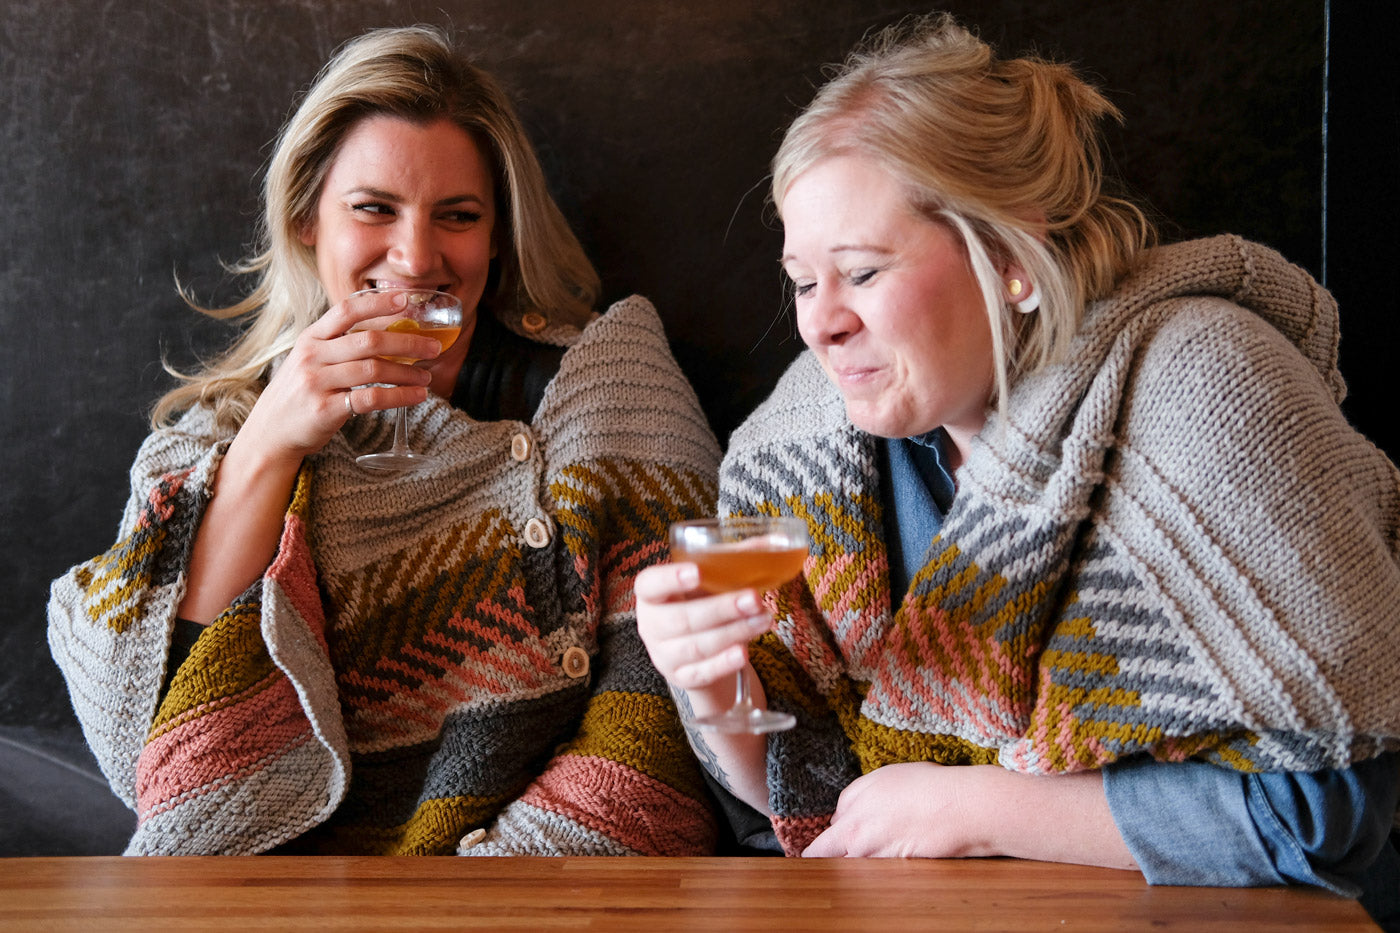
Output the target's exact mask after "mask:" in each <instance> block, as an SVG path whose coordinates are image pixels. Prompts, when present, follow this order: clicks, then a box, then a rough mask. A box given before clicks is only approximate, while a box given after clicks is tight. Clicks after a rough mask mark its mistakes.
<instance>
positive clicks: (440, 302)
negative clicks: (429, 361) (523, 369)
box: [351, 288, 462, 470]
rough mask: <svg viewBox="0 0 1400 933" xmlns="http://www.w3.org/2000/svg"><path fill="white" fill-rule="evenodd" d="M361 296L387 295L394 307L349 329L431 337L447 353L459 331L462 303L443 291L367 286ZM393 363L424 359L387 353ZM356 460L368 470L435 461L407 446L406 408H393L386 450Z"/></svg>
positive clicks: (418, 362)
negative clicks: (368, 287) (392, 419)
mask: <svg viewBox="0 0 1400 933" xmlns="http://www.w3.org/2000/svg"><path fill="white" fill-rule="evenodd" d="M360 295H389V296H390V300H391V302H392V305H393V310H392V311H391V312H390V313H388V314H384V315H381V316H380V317H376V318H371V319H370V320H368V321H361V322H360V323H359V324H356V325H355V326H354V327H352V328H351V331H352V332H353V331H357V330H392V331H403V332H408V333H413V334H421V335H423V336H425V337H432V338H434V339H436V340H437V342H438V343H440V344H442V349H443V352H446V351H447V349H448V348H449V347H451V346H452V344H454V343H456V342H457V337H458V335H459V334H461V333H462V302H461V301H460V300H458V299H457V298H456V297H455V296H453V295H449V294H447V293H446V292H438V291H433V290H431V289H426V288H370V289H366V290H364V291H359V292H356V293H355V294H354V295H352V296H351V297H352V298H353V297H358V296H360ZM383 359H386V360H392V361H393V362H395V363H409V364H412V365H415V366H421V365H423V364H424V362H425V361H422V360H415V359H411V358H408V357H402V356H386V357H383ZM355 462H356V463H358V464H359V465H360V466H362V467H364V468H365V469H368V470H418V469H422V468H423V467H425V466H430V465H432V464H433V463H435V462H436V458H434V457H431V456H429V455H428V454H421V453H414V452H413V451H412V450H410V449H409V446H408V409H406V408H398V409H395V417H394V442H393V444H392V446H390V448H389V449H388V450H385V451H381V452H379V453H373V454H362V455H361V456H359V457H356V458H355Z"/></svg>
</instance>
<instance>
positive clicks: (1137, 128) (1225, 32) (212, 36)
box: [0, 0, 1400, 754]
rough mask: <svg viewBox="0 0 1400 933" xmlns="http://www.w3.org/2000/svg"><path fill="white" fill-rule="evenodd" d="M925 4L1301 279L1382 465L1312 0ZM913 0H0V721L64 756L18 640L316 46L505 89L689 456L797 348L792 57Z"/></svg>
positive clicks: (1336, 61) (1344, 177) (89, 531)
mask: <svg viewBox="0 0 1400 933" xmlns="http://www.w3.org/2000/svg"><path fill="white" fill-rule="evenodd" d="M947 8H949V9H952V10H953V11H954V12H956V13H958V14H959V15H960V16H961V17H962V18H963V19H964V21H965V22H968V23H970V24H972V25H975V26H976V27H978V28H979V29H980V31H981V32H982V34H983V35H984V36H985V37H986V38H988V39H990V40H992V41H994V42H996V43H997V44H998V45H1000V46H1001V47H1002V48H1003V49H1004V50H1007V51H1020V50H1025V49H1027V48H1030V47H1034V48H1036V49H1038V50H1039V51H1041V52H1043V53H1045V54H1047V55H1051V56H1055V57H1062V58H1067V59H1070V60H1073V61H1076V62H1079V63H1081V64H1082V65H1084V66H1085V67H1086V68H1087V69H1088V70H1089V71H1090V72H1091V73H1092V74H1093V75H1095V76H1097V78H1098V80H1099V82H1100V83H1101V85H1102V86H1103V87H1104V88H1105V89H1106V90H1107V92H1108V93H1109V95H1110V97H1111V98H1112V99H1113V100H1114V101H1115V102H1117V103H1118V104H1119V106H1120V107H1121V108H1122V109H1123V111H1124V113H1125V115H1126V118H1127V125H1126V129H1124V130H1122V131H1115V132H1114V133H1113V136H1112V145H1113V154H1114V164H1115V165H1116V167H1117V169H1118V170H1119V171H1120V172H1121V174H1122V175H1123V176H1124V177H1125V178H1126V179H1127V181H1128V183H1129V185H1130V187H1131V189H1132V190H1134V191H1135V192H1136V193H1137V194H1138V195H1139V196H1140V197H1142V198H1143V199H1145V200H1146V201H1147V202H1149V203H1150V204H1151V205H1152V206H1153V207H1154V208H1155V209H1156V210H1157V212H1159V213H1160V214H1161V215H1162V216H1164V217H1166V218H1170V220H1171V223H1170V224H1169V225H1168V226H1167V227H1166V231H1167V233H1168V235H1169V236H1171V237H1173V238H1175V237H1184V236H1196V235H1202V234H1211V233H1217V232H1221V231H1233V232H1237V233H1240V234H1243V235H1245V236H1248V237H1252V238H1255V239H1259V240H1262V241H1264V242H1267V243H1269V244H1271V245H1273V246H1275V247H1277V248H1279V249H1280V250H1282V251H1283V252H1284V253H1285V254H1287V255H1289V256H1290V257H1291V258H1293V259H1294V260H1295V261H1296V262H1298V263H1300V264H1301V265H1303V266H1306V267H1307V268H1308V269H1309V270H1311V271H1313V272H1314V273H1316V274H1321V273H1322V271H1323V267H1324V254H1325V255H1326V261H1327V265H1328V268H1327V272H1328V277H1329V280H1330V281H1331V284H1332V285H1333V287H1334V290H1335V291H1336V292H1337V293H1338V295H1339V296H1340V297H1341V298H1342V300H1343V334H1344V357H1343V366H1344V373H1345V375H1346V376H1347V377H1348V378H1349V380H1350V382H1351V385H1352V387H1353V398H1352V400H1351V401H1350V402H1349V407H1348V411H1349V413H1350V415H1351V417H1352V418H1353V420H1354V421H1355V422H1356V423H1357V424H1358V425H1360V426H1361V427H1362V429H1363V430H1365V431H1366V432H1367V433H1369V434H1370V435H1371V436H1372V437H1373V438H1374V439H1376V440H1377V441H1378V442H1379V443H1380V444H1381V445H1382V446H1383V447H1384V448H1386V449H1387V450H1388V451H1389V452H1390V453H1391V455H1392V457H1394V456H1395V455H1396V453H1397V451H1400V444H1397V438H1396V434H1395V431H1394V427H1393V426H1392V425H1391V424H1390V423H1389V418H1390V415H1389V412H1388V403H1389V401H1390V399H1391V398H1392V397H1393V395H1394V384H1395V383H1394V377H1393V375H1392V372H1393V370H1392V368H1391V364H1390V360H1389V357H1390V354H1391V352H1392V351H1393V350H1394V348H1395V334H1396V325H1395V323H1394V321H1395V310H1396V304H1397V301H1396V297H1395V295H1396V292H1395V289H1394V288H1393V286H1392V284H1391V283H1392V282H1393V274H1392V272H1391V271H1390V269H1391V267H1392V266H1393V260H1392V258H1391V255H1392V253H1393V247H1394V245H1395V235H1394V233H1393V232H1392V230H1391V228H1390V219H1391V218H1393V217H1394V216H1395V190H1396V188H1395V180H1396V175H1397V172H1396V168H1397V166H1396V157H1395V155H1394V153H1395V152H1396V151H1397V145H1396V142H1395V136H1396V129H1397V126H1396V108H1395V77H1394V72H1395V69H1393V67H1390V66H1389V65H1388V64H1384V63H1385V62H1387V59H1385V58H1382V57H1381V50H1380V49H1379V47H1378V45H1379V41H1380V36H1381V31H1380V30H1378V29H1375V28H1374V25H1373V24H1370V23H1366V22H1362V21H1359V20H1355V19H1350V20H1349V19H1344V18H1342V17H1343V15H1344V14H1343V12H1342V11H1340V10H1338V11H1337V12H1336V14H1335V17H1334V18H1333V19H1332V20H1331V24H1330V28H1331V33H1330V36H1329V33H1328V12H1329V11H1328V9H1327V4H1326V0H1258V2H1229V3H1222V2H1219V0H1163V2H1134V3H1123V4H1104V3H1101V2H1097V0H1020V2H1018V0H985V2H980V3H977V2H957V3H949V4H947ZM927 9H928V8H927V7H924V6H922V5H916V4H909V3H902V2H894V0H707V2H705V3H702V4H681V3H669V2H664V0H658V2H644V0H576V2H559V0H430V2H418V0H336V2H329V0H322V2H316V0H171V2H154V0H131V2H126V3H119V4H114V3H109V2H105V0H66V2H53V0H0V94H2V95H3V97H0V101H2V103H0V166H3V171H4V174H3V184H4V205H3V207H4V211H3V216H2V217H0V334H3V335H4V336H3V346H0V353H2V354H3V360H2V361H0V470H2V471H3V475H4V480H3V486H0V519H3V523H2V524H0V528H3V532H0V546H3V554H0V568H3V569H0V574H2V575H3V577H0V579H3V583H4V593H5V597H6V598H5V599H4V602H3V603H2V604H0V605H3V606H4V608H3V610H0V612H3V617H0V726H9V727H15V728H19V729H23V730H41V731H44V732H45V733H51V734H53V735H57V736H60V737H67V738H70V739H71V738H73V737H75V736H76V731H75V726H74V723H73V720H72V717H71V713H70V712H69V707H68V701H67V697H66V694H65V692H64V689H63V686H62V683H61V681H60V678H59V676H58V674H57V671H56V669H55V668H54V666H53V664H52V662H51V661H50V660H49V656H48V651H47V647H46V645H45V642H44V628H45V621H44V604H45V601H46V599H47V585H48V582H49V581H50V580H51V579H52V578H54V577H55V576H57V575H59V574H61V573H62V572H63V571H64V570H65V569H66V568H68V567H69V566H70V565H72V564H74V563H76V562H78V561H80V560H82V559H85V558H87V557H89V556H91V555H93V554H96V553H98V552H100V551H101V550H103V549H104V548H105V547H106V546H107V545H108V544H109V543H110V541H111V539H112V537H113V533H114V531H115V529H116V524H117V520H118V518H119V516H120V510H121V506H122V503H123V501H124V498H125V495H126V489H127V484H126V470H127V467H128V465H129V463H130V460H131V458H132V455H133V454H134V452H135V450H136V447H137V445H138V443H139V442H140V440H141V438H142V437H143V436H144V434H145V433H146V424H145V412H146V410H147V409H148V407H149V405H150V404H151V402H152V401H153V400H154V399H155V397H156V396H157V395H158V394H159V393H160V391H161V390H162V388H163V387H164V386H165V385H166V382H165V378H164V376H163V373H162V370H161V367H160V365H159V360H160V358H161V357H162V354H166V355H168V356H169V358H170V359H171V360H172V361H174V362H176V363H186V364H188V363H190V362H191V361H193V360H194V359H195V358H196V356H197V355H198V354H199V353H200V352H202V351H208V350H210V349H212V348H214V347H215V346H218V345H220V344H222V343H223V342H224V341H225V340H226V339H227V334H228V332H227V331H226V330H225V329H224V325H219V324H214V323H211V322H209V321H205V320H202V319H201V318H200V317H198V316H197V315H196V314H194V313H193V312H191V311H189V310H188V309H187V308H186V307H184V306H183V305H182V304H181V302H180V300H179V299H178V297H177V296H176V294H175V290H174V278H175V276H177V275H178V276H179V277H180V278H181V279H182V280H183V281H185V282H186V283H188V284H189V285H191V286H192V287H193V289H194V291H195V292H196V293H197V294H198V295H199V296H200V297H201V298H203V299H204V300H205V301H207V302H211V303H227V302H230V301H231V300H232V299H233V298H234V297H236V296H237V295H238V294H239V292H240V290H241V289H242V288H243V284H242V283H241V282H239V281H237V280H234V279H232V278H230V277H229V276H228V275H226V274H225V273H224V271H223V268H222V266H221V261H231V260H235V259H237V258H239V257H240V256H241V255H242V253H243V250H244V247H245V245H246V244H247V242H248V241H249V239H250V237H251V234H252V228H253V224H254V221H255V215H256V210H257V183H258V175H259V170H260V167H261V166H262V164H263V161H264V159H265V158H266V157H267V155H268V152H269V150H268V145H267V144H268V141H269V140H270V139H271V138H272V137H273V135H274V134H275V133H276V131H277V129H278V127H279V125H280V123H281V122H282V120H283V119H284V117H285V116H286V114H287V113H288V112H289V109H290V107H291V105H292V101H293V98H294V97H295V95H296V94H297V92H298V91H299V90H300V89H302V88H303V87H305V85H306V84H307V83H308V82H309V81H310V80H311V79H312V78H313V76H314V74H315V72H316V70H317V68H318V67H319V66H320V64H321V63H322V62H323V61H324V60H325V59H326V58H327V57H328V55H329V54H330V53H331V51H332V50H333V49H334V48H335V47H336V46H337V45H338V44H339V43H341V42H342V41H344V40H345V39H347V38H349V37H351V36H352V35H355V34H357V33H359V32H360V31H362V30H363V29H365V28H367V27H370V26H376V25H393V24H407V23H413V22H431V23H441V24H446V25H448V26H450V27H452V28H453V30H454V31H455V32H456V34H457V36H458V38H459V40H460V42H461V44H462V45H464V46H465V47H466V48H468V49H470V50H472V51H473V52H474V53H475V55H476V57H477V59H478V60H479V62H480V63H481V64H483V65H484V66H486V67H487V68H488V69H491V70H493V71H494V72H495V73H496V74H497V75H498V76H499V77H501V78H502V79H503V80H504V82H505V83H506V85H507V86H508V87H510V88H511V89H513V91H514V92H515V93H516V95H517V97H518V100H519V103H520V108H521V110H522V113H523V116H524V118H525V120H526V122H527V124H528V125H529V127H530V129H531V131H532V133H533V136H534V139H535V140H536V142H537V145H538V147H539V149H540V151H541V154H542V156H543V160H544V162H545V166H546V170H547V172H548V174H549V177H550V178H551V180H552V183H553V187H554V190H555V192H556V195H557V197H558V199H559V200H560V202H561V204H562V206H563V208H564V210H565V211H566V213H567V214H568V215H569V217H570V218H571V219H572V221H573V222H574V224H575V225H576V227H577V229H578V231H579V232H580V234H581V236H582V238H583V240H584V242H585V245H586V246H587V247H588V249H589V251H590V253H591V254H592V256H593V257H594V258H595V261H596V262H597V264H598V266H599V268H600V271H601V272H602V274H603V278H604V285H605V297H606V298H607V299H608V300H612V299H616V298H618V297H621V296H623V295H626V294H628V293H630V292H633V291H636V292H641V293H643V294H646V295H648V296H649V297H651V298H652V299H653V300H654V301H655V302H656V303H657V305H658V307H659V308H660V310H661V312H662V315H663V317H664V318H665V319H666V321H667V323H668V327H669V330H670V333H671V336H672V339H673V343H674V346H675V350H676V354H677V356H678V358H679V359H680V361H681V363H682V365H683V366H684V368H685V369H686V371H687V372H688V373H689V375H690V376H691V378H692V379H693V381H694V383H695V385H696V388H697V390H698V392H699V393H700V396H701V399H702V401H703V402H704V404H705V406H706V408H707V411H708V412H709V414H710V417H711V419H712V421H713V425H714V427H715V429H716V431H717V433H718V434H719V435H720V437H721V439H723V438H724V437H726V436H727V435H728V433H729V431H730V430H731V429H732V428H733V427H734V426H735V425H736V424H737V423H738V421H739V420H740V419H741V418H742V416H743V415H744V414H745V413H746V412H747V411H748V410H749V409H751V408H752V407H753V406H754V405H755V404H756V403H757V402H758V401H759V400H760V399H761V398H762V397H763V396H764V394H765V393H766V392H767V391H768V389H769V387H770V386H771V385H772V383H773V381H774V380H775V379H776V377H777V375H778V373H779V372H780V370H781V368H782V367H783V365H784V364H785V363H786V362H787V361H788V360H789V359H790V358H791V357H792V356H793V355H794V354H795V353H796V352H797V350H798V349H799V342H798V341H797V340H796V338H795V335H794V332H793V329H792V327H791V326H790V323H789V321H788V319H787V317H786V315H785V312H784V311H783V308H782V296H781V292H780V288H779V279H778V269H777V264H776V257H777V255H778V252H779V246H780V244H781V235H780V233H779V232H778V231H777V229H776V227H775V226H774V225H773V224H772V222H771V221H770V220H769V219H768V218H767V213H766V211H765V208H764V197H765V192H766V189H765V184H764V182H765V176H766V173H767V162H768V159H769V157H770V155H771V153H772V151H773V150H774V148H775V147H776V143H777V139H778V137H779V135H780V132H781V129H782V128H783V126H784V125H785V124H786V122H787V121H788V120H789V119H790V118H791V117H792V116H793V114H794V113H795V112H796V110H797V109H798V108H800V107H801V106H802V105H803V104H804V103H805V102H806V101H807V100H808V99H809V98H810V96H811V91H812V88H813V86H814V85H815V84H816V83H818V82H819V81H820V80H821V66H822V65H823V64H824V63H827V62H831V61H834V60H837V59H839V58H840V57H841V56H842V55H843V53H844V52H845V51H846V50H847V49H848V48H849V47H850V46H851V45H852V44H853V43H854V42H855V41H856V40H857V39H858V38H859V37H860V36H861V35H862V34H863V33H865V32H866V31H867V30H868V29H869V28H871V27H873V26H877V25H882V24H885V23H889V22H891V21H893V20H895V19H897V18H898V17H900V16H901V15H903V14H906V13H909V12H922V11H925V10H927ZM1345 15H1349V16H1359V15H1361V14H1360V13H1359V11H1356V10H1355V5H1353V8H1352V10H1349V11H1347V13H1346V14H1345ZM1329 39H1330V45H1329ZM1329 55H1330V58H1329ZM1329 69H1330V71H1329ZM1329 76H1330V78H1331V80H1332V81H1333V90H1334V96H1333V99H1332V104H1331V119H1332V124H1331V126H1330V129H1329V134H1330V135H1327V136H1326V139H1327V143H1328V146H1329V147H1330V150H1329V152H1330V154H1329V162H1328V164H1327V168H1328V170H1329V172H1328V174H1327V176H1326V177H1327V178H1328V180H1329V184H1328V185H1327V186H1324V183H1323V181H1324V159H1323V152H1324V137H1325V134H1324V126H1325V125H1326V124H1325V123H1324V99H1325V93H1324V92H1325V90H1326V83H1325V82H1326V81H1327V80H1328V78H1329ZM1378 82H1382V83H1378ZM1324 188H1325V191H1326V204H1325V205H1324ZM1324 207H1325V208H1326V211H1325V212H1324ZM1324 219H1325V220H1326V228H1325V236H1324ZM1363 282H1364V283H1365V285H1366V287H1365V290H1364V291H1362V290H1361V289H1362V283H1363ZM1300 443H1306V439H1300ZM3 753H4V748H3V746H0V754H3Z"/></svg>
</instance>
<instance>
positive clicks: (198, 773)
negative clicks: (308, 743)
mask: <svg viewBox="0 0 1400 933" xmlns="http://www.w3.org/2000/svg"><path fill="white" fill-rule="evenodd" d="M310 733H311V723H310V722H309V721H308V720H307V718H306V714H305V713H304V712H303V711H302V708H301V702H300V701H299V700H298V699H297V695H296V691H295V690H294V689H293V688H292V684H291V681H289V680H287V678H285V677H278V678H277V679H276V681H274V682H273V683H272V684H271V685H270V686H268V688H267V689H265V690H260V691H258V692H256V693H254V694H252V695H250V696H249V697H248V698H247V699H246V700H244V701H242V702H240V703H236V704H234V705H231V706H226V707H223V708H222V709H214V710H211V711H210V712H208V713H206V714H205V715H203V716H201V717H199V718H198V719H195V720H192V721H190V722H187V723H184V724H182V725H180V726H177V727H175V728H174V729H171V730H170V731H169V732H166V733H164V734H163V735H161V736H159V737H157V738H156V739H154V740H152V741H151V742H150V744H148V745H147V746H146V747H145V748H143V749H142V750H141V757H140V758H139V759H138V760H137V762H136V807H137V813H138V814H147V813H149V812H150V811H152V810H153V809H155V808H156V807H157V806H159V805H160V804H161V803H162V802H163V801H167V800H171V799H174V798H176V797H179V796H181V795H184V794H189V793H191V792H194V791H196V790H198V789H200V788H203V787H205V786H206V785H209V784H212V783H214V782H216V781H218V780H220V779H221V778H222V779H225V780H226V779H228V778H229V777H231V776H232V775H234V774H238V773H241V772H244V771H245V770H248V769H255V766H257V767H261V766H262V764H263V763H265V762H266V761H267V759H268V757H269V753H270V752H273V751H275V750H278V749H284V748H287V747H289V746H291V745H292V744H293V743H294V742H297V741H298V740H304V739H305V737H306V736H308V735H310ZM143 818H144V817H143Z"/></svg>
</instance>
